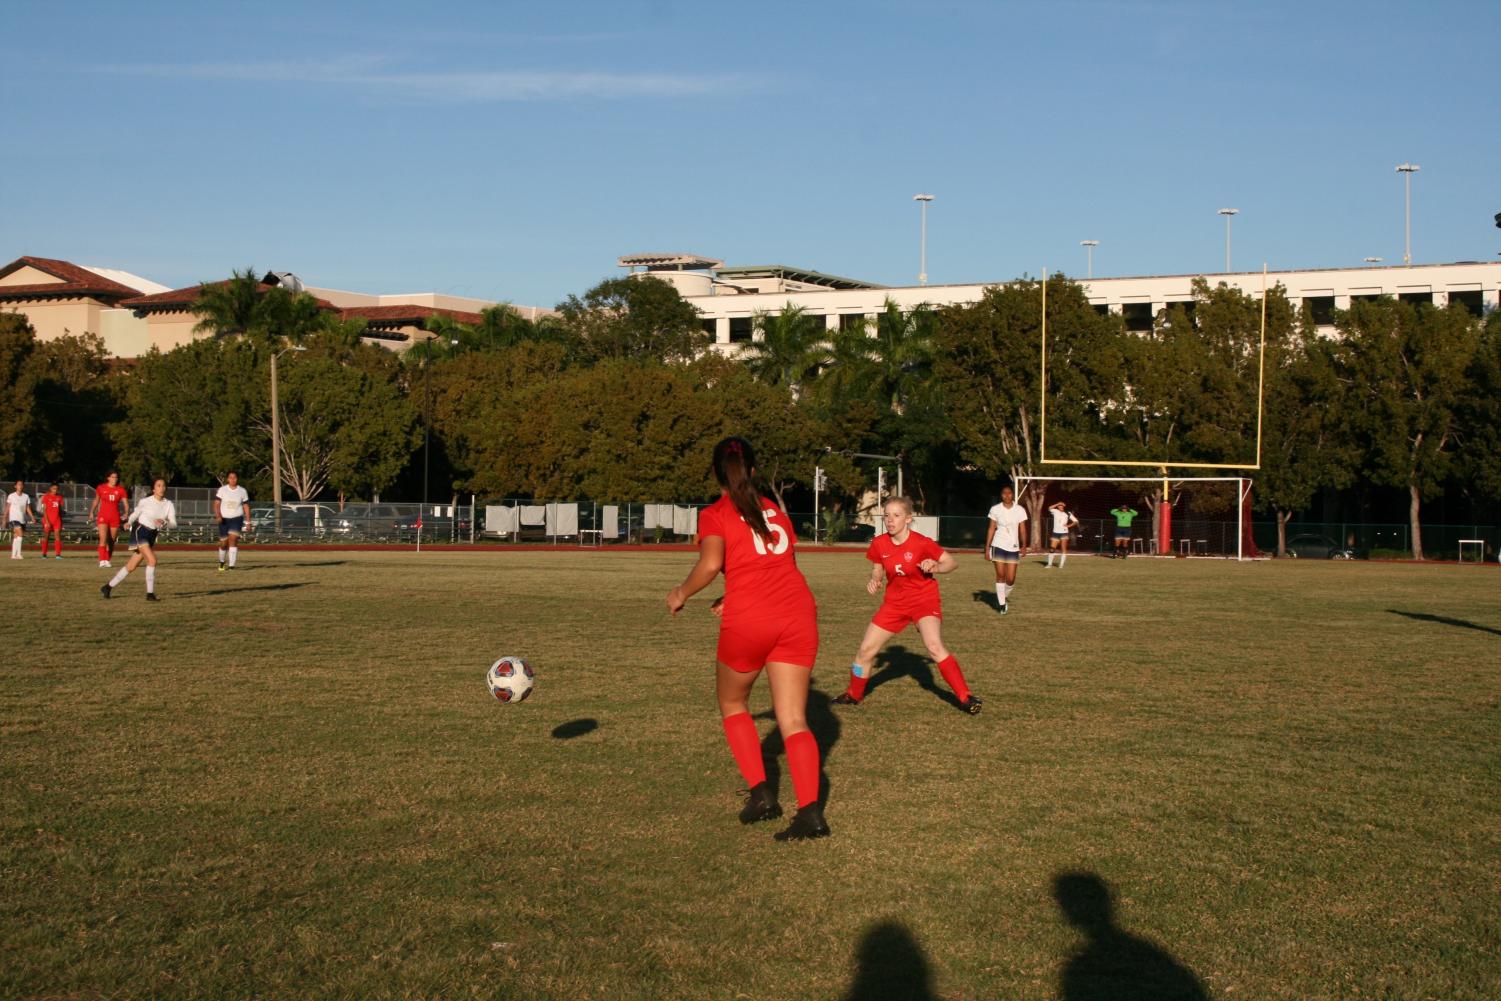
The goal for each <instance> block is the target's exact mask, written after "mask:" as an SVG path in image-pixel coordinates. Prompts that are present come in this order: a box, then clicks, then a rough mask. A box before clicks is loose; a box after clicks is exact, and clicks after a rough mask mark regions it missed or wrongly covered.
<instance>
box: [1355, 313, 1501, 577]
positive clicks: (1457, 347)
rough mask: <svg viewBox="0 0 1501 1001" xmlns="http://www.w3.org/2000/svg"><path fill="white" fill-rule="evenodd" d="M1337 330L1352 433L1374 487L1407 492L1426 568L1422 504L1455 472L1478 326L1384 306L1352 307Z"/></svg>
mask: <svg viewBox="0 0 1501 1001" xmlns="http://www.w3.org/2000/svg"><path fill="white" fill-rule="evenodd" d="M1335 324H1336V326H1337V327H1338V329H1339V332H1340V335H1341V337H1342V338H1343V340H1342V344H1341V347H1342V350H1340V352H1339V353H1338V355H1337V356H1336V357H1337V360H1338V366H1339V370H1340V377H1341V379H1342V380H1343V382H1344V384H1345V393H1344V397H1343V398H1344V401H1345V405H1344V406H1343V407H1342V408H1341V411H1342V415H1343V417H1344V418H1345V420H1346V427H1347V429H1348V433H1349V435H1350V437H1351V439H1352V440H1353V441H1355V442H1356V443H1357V444H1358V445H1359V446H1360V447H1361V448H1362V450H1363V453H1364V472H1365V473H1366V475H1367V476H1368V477H1369V478H1370V480H1371V482H1373V483H1376V484H1378V485H1384V486H1390V487H1396V488H1398V489H1401V490H1403V491H1404V492H1406V494H1407V497H1408V521H1409V524H1410V528H1411V533H1412V554H1413V557H1414V558H1416V559H1422V558H1423V533H1422V528H1423V526H1422V504H1423V501H1425V500H1431V499H1433V498H1434V497H1436V496H1438V495H1439V494H1440V493H1442V491H1443V487H1444V483H1445V480H1446V479H1447V477H1448V475H1449V473H1450V471H1451V469H1452V467H1453V463H1454V457H1455V444H1456V442H1457V440H1458V436H1459V433H1460V431H1461V424H1460V413H1461V408H1462V406H1463V404H1464V401H1465V400H1466V399H1467V398H1468V395H1469V393H1470V380H1469V376H1470V374H1471V364H1472V362H1473V360H1474V357H1475V352H1476V350H1477V348H1478V347H1479V346H1480V323H1479V321H1477V320H1476V319H1475V318H1474V317H1473V316H1471V315H1470V313H1469V312H1467V311H1466V310H1465V309H1464V308H1463V307H1462V306H1459V305H1454V306H1451V307H1449V308H1447V309H1436V308H1434V307H1431V306H1423V307H1414V306H1413V305H1412V304H1410V303H1406V302H1401V301H1399V300H1395V299H1387V298H1383V299H1379V300H1375V301H1372V302H1356V303H1354V304H1353V305H1352V307H1351V308H1350V309H1349V310H1347V311H1342V312H1340V313H1339V314H1337V315H1336V317H1335Z"/></svg>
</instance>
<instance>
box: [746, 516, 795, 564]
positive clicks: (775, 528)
mask: <svg viewBox="0 0 1501 1001" xmlns="http://www.w3.org/2000/svg"><path fill="white" fill-rule="evenodd" d="M761 514H762V515H763V516H764V517H765V518H766V527H767V528H769V529H771V535H772V539H771V555H773V556H781V555H782V554H783V553H785V552H786V551H787V544H788V539H787V530H786V529H785V528H783V527H782V526H781V525H778V524H777V523H776V522H774V521H772V520H771V512H770V511H762V512H761ZM751 541H752V542H754V543H755V544H756V554H757V555H759V556H765V555H766V540H765V539H763V538H761V533H760V532H756V531H752V532H751Z"/></svg>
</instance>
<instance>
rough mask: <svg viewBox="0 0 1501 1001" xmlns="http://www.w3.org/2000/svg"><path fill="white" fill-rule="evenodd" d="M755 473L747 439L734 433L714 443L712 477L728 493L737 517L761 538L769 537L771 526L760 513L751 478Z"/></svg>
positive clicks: (754, 462)
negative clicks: (738, 513)
mask: <svg viewBox="0 0 1501 1001" xmlns="http://www.w3.org/2000/svg"><path fill="white" fill-rule="evenodd" d="M755 473H756V452H755V450H754V449H752V448H751V443H750V442H748V441H746V440H745V439H744V438H741V437H739V436H738V435H736V436H732V437H729V438H726V439H724V441H721V442H720V443H719V444H718V445H715V446H714V479H716V480H718V481H719V485H720V486H721V487H724V492H725V493H727V494H729V495H730V503H731V504H734V505H735V510H736V511H738V512H740V517H741V518H743V519H744V520H745V523H746V524H747V525H749V526H750V527H751V531H752V532H755V533H756V534H757V535H759V536H760V537H761V539H762V541H764V542H771V541H772V534H771V529H770V528H769V527H767V524H766V516H765V515H764V514H762V513H761V512H762V510H763V508H762V504H761V494H760V493H759V492H758V491H757V490H756V484H755V483H754V482H753V481H752V479H751V477H753V476H754V475H755Z"/></svg>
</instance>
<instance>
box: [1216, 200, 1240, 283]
mask: <svg viewBox="0 0 1501 1001" xmlns="http://www.w3.org/2000/svg"><path fill="white" fill-rule="evenodd" d="M1219 214H1220V215H1222V216H1224V217H1225V274H1227V275H1228V274H1229V273H1230V220H1231V219H1234V218H1235V217H1236V216H1237V215H1239V214H1240V209H1220V213H1219Z"/></svg>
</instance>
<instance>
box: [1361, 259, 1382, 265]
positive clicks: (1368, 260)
mask: <svg viewBox="0 0 1501 1001" xmlns="http://www.w3.org/2000/svg"><path fill="white" fill-rule="evenodd" d="M1381 261H1382V258H1380V257H1367V258H1366V259H1365V262H1366V263H1367V264H1380V263H1381Z"/></svg>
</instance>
